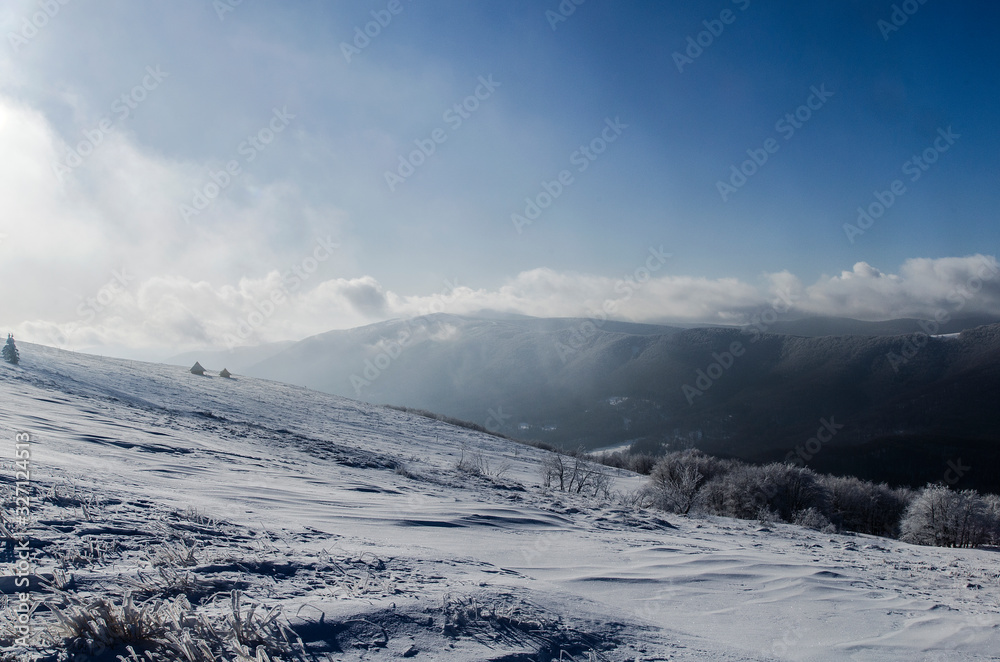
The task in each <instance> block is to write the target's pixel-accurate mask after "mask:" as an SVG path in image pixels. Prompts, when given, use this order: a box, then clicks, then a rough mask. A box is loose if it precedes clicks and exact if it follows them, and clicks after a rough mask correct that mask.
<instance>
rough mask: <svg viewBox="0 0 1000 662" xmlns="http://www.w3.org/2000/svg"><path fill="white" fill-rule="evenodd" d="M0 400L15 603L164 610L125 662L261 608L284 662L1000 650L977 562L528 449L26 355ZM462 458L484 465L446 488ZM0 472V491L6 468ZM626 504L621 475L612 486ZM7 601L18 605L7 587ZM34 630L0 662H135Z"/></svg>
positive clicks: (996, 617)
mask: <svg viewBox="0 0 1000 662" xmlns="http://www.w3.org/2000/svg"><path fill="white" fill-rule="evenodd" d="M0 402H2V403H3V405H2V408H0V426H2V428H3V433H2V434H3V435H4V436H5V437H6V438H7V439H8V448H9V451H6V452H4V453H3V457H4V459H5V460H12V458H13V451H14V434H15V431H16V430H25V431H28V432H30V433H31V436H32V442H31V449H32V451H31V465H32V484H33V488H34V490H35V495H36V497H35V499H34V502H33V506H32V508H33V511H32V515H33V518H34V522H33V524H32V525H31V526H30V528H29V529H28V532H29V535H30V536H31V538H32V540H33V541H34V559H33V562H32V563H33V568H34V572H35V574H36V575H37V576H40V577H43V578H47V579H48V580H49V581H50V585H44V584H42V583H39V582H38V580H37V579H36V580H34V583H33V584H32V589H33V590H37V593H34V597H36V598H43V599H45V600H47V601H48V602H49V603H50V604H52V605H53V606H59V607H60V609H62V611H63V613H64V614H65V615H66V616H67V618H68V619H69V622H71V623H73V622H77V621H74V620H73V618H74V617H79V616H80V614H81V613H84V612H85V611H86V610H87V609H90V610H98V611H99V610H101V609H104V610H107V613H109V614H125V615H128V614H130V613H133V612H130V611H129V610H130V608H131V607H130V606H129V605H131V604H133V603H134V604H135V605H136V606H137V608H138V605H147V606H148V605H152V606H153V607H155V608H156V609H159V610H161V611H162V612H163V613H167V612H169V613H170V614H175V615H178V616H177V618H175V619H174V620H173V621H171V622H170V623H167V624H160V626H159V627H161V628H162V629H163V632H162V633H161V634H160V635H155V636H154V635H150V637H151V639H150V641H147V642H145V643H143V644H137V643H134V644H133V648H134V649H135V650H136V651H137V652H138V654H141V648H142V646H143V645H145V646H147V649H148V650H154V649H156V646H161V647H162V646H166V644H159V643H156V641H153V640H154V639H156V637H157V636H159V637H160V638H161V639H162V641H171V640H172V639H170V637H173V638H174V639H176V640H178V641H180V640H181V639H183V637H185V636H188V635H189V634H190V633H189V632H188V633H187V634H185V632H187V631H186V630H184V628H186V627H188V626H189V625H191V624H193V623H201V624H202V626H200V627H203V629H202V630H200V632H202V636H203V639H204V642H205V645H206V646H208V647H210V648H211V647H214V648H212V650H213V651H214V654H217V655H219V656H220V658H219V659H223V658H224V659H235V653H234V652H232V651H230V650H229V649H228V648H227V646H230V647H231V646H233V645H234V644H233V643H232V642H233V641H235V640H233V639H232V637H231V636H230V635H228V634H226V633H228V632H229V629H227V628H231V626H232V622H233V621H232V619H233V614H234V613H239V614H243V615H245V614H246V613H247V612H248V610H250V606H251V605H254V604H257V605H259V606H260V610H261V611H260V612H258V613H263V614H266V613H270V612H269V610H270V609H271V608H273V607H280V609H281V614H282V616H280V618H278V617H275V618H276V620H274V621H252V619H251V621H252V622H254V623H256V624H257V626H259V628H260V632H264V631H265V630H267V631H268V632H270V633H271V634H272V635H273V636H272V639H269V640H268V644H267V645H268V646H271V647H272V648H271V649H268V650H270V653H269V655H271V656H272V657H280V658H281V659H299V658H301V659H317V660H327V659H332V660H362V659H365V660H379V659H391V658H396V657H413V658H414V659H417V660H421V659H423V660H470V661H471V660H494V661H499V660H509V661H514V660H537V659H544V660H549V659H563V660H567V659H573V660H590V659H594V660H621V661H624V660H722V661H728V660H732V661H735V660H816V661H819V660H822V661H826V660H831V661H832V660H851V659H853V660H908V661H909V660H918V661H935V662H936V661H939V660H955V659H962V660H990V659H996V658H995V655H996V651H998V650H1000V585H998V572H1000V571H998V570H997V559H998V558H1000V557H997V555H996V552H994V551H992V550H948V549H939V548H927V547H915V546H910V545H907V544H904V543H900V542H896V541H892V540H887V539H881V538H874V537H869V536H862V535H836V534H823V533H819V532H816V531H812V530H809V529H802V528H797V527H794V526H790V525H774V526H771V527H764V526H761V525H759V524H756V523H750V522H744V521H739V520H729V519H724V518H704V519H694V518H691V519H689V518H681V517H675V516H669V517H668V516H666V515H664V514H663V513H661V512H656V511H644V510H641V509H637V508H635V507H632V506H627V505H624V503H625V501H624V500H621V499H618V498H615V497H614V496H613V497H612V498H610V499H605V500H598V499H595V498H592V497H589V496H585V495H576V494H566V493H554V492H550V491H546V490H543V489H542V488H541V486H540V484H541V471H540V463H541V460H542V459H543V458H544V457H545V456H546V451H542V450H539V449H535V448H530V447H525V446H521V445H517V444H514V443H513V442H510V441H508V440H505V439H501V438H497V437H492V436H489V435H484V434H480V433H477V432H474V431H471V430H466V429H462V428H455V427H452V426H449V425H446V424H444V423H441V422H438V421H434V420H430V419H427V418H423V417H419V416H415V415H411V414H407V413H403V412H399V411H395V410H389V409H383V408H380V407H376V406H370V405H366V404H362V403H357V402H353V401H349V400H345V399H342V398H338V397H335V396H330V395H325V394H321V393H317V392H315V391H310V390H307V389H303V388H298V387H294V386H289V385H284V384H280V383H276V382H268V381H263V380H256V379H250V378H245V377H241V376H240V375H236V377H235V379H232V380H227V379H221V378H218V377H202V376H196V375H192V374H190V373H189V372H187V370H185V369H183V368H180V367H173V366H164V365H157V364H145V363H130V362H127V361H119V360H112V359H101V358H98V357H92V356H86V355H80V354H72V353H67V352H62V351H59V350H54V349H51V348H46V347H40V346H35V345H29V344H27V343H24V344H22V346H21V364H20V366H18V367H13V366H6V365H5V366H2V369H0ZM0 448H2V446H0ZM470 457H474V458H476V462H475V463H474V465H473V466H475V467H478V468H479V469H485V470H483V471H478V470H477V471H473V472H470V471H467V470H466V471H462V470H459V469H457V468H456V467H457V465H458V464H459V463H460V461H462V460H463V459H467V458H470ZM0 478H2V481H0V483H2V485H3V489H4V490H6V491H7V492H5V493H7V494H8V495H10V494H11V491H12V481H13V479H14V470H13V467H12V463H11V462H9V461H8V462H6V463H5V469H4V474H3V475H2V476H0ZM642 484H643V480H642V479H641V478H640V477H637V476H632V475H626V474H623V475H617V476H615V484H614V486H613V490H615V491H618V492H621V493H628V492H631V491H633V490H636V489H638V488H639V487H641V485H642ZM7 502H8V508H9V507H10V502H11V497H10V496H8V497H7ZM8 519H9V518H8ZM8 567H9V566H8ZM7 574H8V575H9V574H11V573H10V572H8V573H7ZM51 583H54V586H53V585H51ZM0 588H2V589H3V591H4V592H5V593H8V594H9V595H11V599H13V593H14V590H15V589H14V588H13V586H12V582H11V581H7V580H5V581H4V582H3V583H0ZM127 592H130V594H131V597H130V598H126V593H127ZM102 600H103V601H104V602H101V601H102ZM128 600H131V601H132V602H129V601H128ZM116 610H117V611H116ZM153 611H155V609H152V608H151V609H150V613H152V612H153ZM102 613H103V612H102ZM255 618H256V617H255ZM31 623H32V628H33V631H34V635H35V640H34V643H35V644H36V646H35V647H34V648H30V649H25V648H17V647H15V646H13V645H12V637H11V636H10V629H9V628H7V629H6V630H0V636H2V637H3V643H4V645H5V646H6V649H5V650H7V651H9V652H11V653H12V654H13V655H14V657H13V658H11V659H17V660H21V659H24V660H31V659H56V656H57V652H59V651H61V652H62V653H63V654H66V655H68V654H69V652H70V651H71V650H75V651H76V653H74V654H76V655H77V656H78V657H79V659H88V657H87V655H89V653H87V652H86V651H87V650H88V647H89V649H90V650H92V651H94V652H95V653H96V654H97V657H95V658H93V659H102V660H109V661H113V660H116V659H117V657H116V656H117V655H122V656H127V655H129V653H128V650H127V648H126V643H125V642H121V641H117V640H116V642H112V643H111V644H109V645H108V646H107V647H106V648H103V649H102V648H101V647H100V646H98V645H97V644H96V643H95V641H94V636H91V635H87V636H83V635H80V636H71V634H72V633H70V632H69V631H68V630H66V629H65V627H66V626H64V627H63V629H62V630H60V629H59V626H58V624H57V622H56V618H55V616H54V612H52V611H50V610H49V609H48V607H42V608H39V609H38V610H37V611H36V612H35V613H34V614H33V616H32V619H31ZM191 627H193V625H191ZM268 628H271V629H270V630H269V629H268ZM282 628H284V629H282ZM220 633H221V634H220ZM282 633H283V634H282ZM78 634H79V633H78ZM88 637H90V638H89V639H88ZM227 637H228V638H227ZM282 637H287V641H285V640H284V639H282ZM157 641H159V640H157ZM151 642H152V643H151ZM163 650H166V649H165V648H164V649H163ZM303 651H305V653H303ZM154 654H161V655H167V653H163V652H162V651H161V653H154ZM102 656H103V657H102ZM226 656H228V657H226ZM309 656H312V657H309ZM0 659H3V658H2V656H0ZM161 659H183V658H181V657H163V658H161Z"/></svg>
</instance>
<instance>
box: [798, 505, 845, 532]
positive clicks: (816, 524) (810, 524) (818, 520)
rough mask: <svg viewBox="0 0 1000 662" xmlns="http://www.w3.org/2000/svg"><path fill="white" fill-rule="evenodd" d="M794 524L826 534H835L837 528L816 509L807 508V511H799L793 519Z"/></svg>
mask: <svg viewBox="0 0 1000 662" xmlns="http://www.w3.org/2000/svg"><path fill="white" fill-rule="evenodd" d="M792 523H793V524H797V525H798V526H804V527H806V528H807V529H815V530H817V531H823V532H825V533H833V532H834V531H836V530H837V528H836V527H835V526H834V525H833V524H831V523H830V520H829V519H827V517H826V515H824V514H823V513H821V512H820V511H818V510H816V509H815V508H807V509H805V510H799V511H797V512H796V513H795V515H794V516H793V517H792Z"/></svg>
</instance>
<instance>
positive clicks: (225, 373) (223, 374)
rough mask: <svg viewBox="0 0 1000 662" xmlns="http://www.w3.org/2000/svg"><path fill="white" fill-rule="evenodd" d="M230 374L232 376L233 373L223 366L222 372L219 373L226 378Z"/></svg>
mask: <svg viewBox="0 0 1000 662" xmlns="http://www.w3.org/2000/svg"><path fill="white" fill-rule="evenodd" d="M232 376H233V373H231V372H229V371H228V370H226V369H225V368H223V369H222V372H220V373H219V377H225V378H226V379H229V378H230V377H232Z"/></svg>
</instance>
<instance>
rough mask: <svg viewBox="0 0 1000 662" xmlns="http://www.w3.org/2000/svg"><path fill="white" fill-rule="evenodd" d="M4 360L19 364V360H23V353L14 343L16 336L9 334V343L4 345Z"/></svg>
mask: <svg viewBox="0 0 1000 662" xmlns="http://www.w3.org/2000/svg"><path fill="white" fill-rule="evenodd" d="M2 352H3V360H4V361H6V362H7V363H13V364H14V365H17V363H18V361H20V360H21V354H20V353H19V352H18V351H17V345H15V344H14V336H12V335H11V334H9V333H8V334H7V344H6V345H4V346H3V350H2Z"/></svg>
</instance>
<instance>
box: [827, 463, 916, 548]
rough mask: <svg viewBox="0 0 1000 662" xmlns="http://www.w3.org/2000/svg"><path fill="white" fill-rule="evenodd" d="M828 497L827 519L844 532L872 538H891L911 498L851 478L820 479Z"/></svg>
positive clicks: (892, 490) (897, 528) (908, 492)
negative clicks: (866, 534) (861, 534)
mask: <svg viewBox="0 0 1000 662" xmlns="http://www.w3.org/2000/svg"><path fill="white" fill-rule="evenodd" d="M821 481H822V483H823V486H824V487H825V488H826V490H827V493H828V494H829V495H830V503H829V507H828V508H827V510H826V511H825V512H826V514H827V517H829V518H830V520H831V521H832V522H833V523H834V524H836V525H837V526H839V527H840V528H841V529H846V530H848V531H857V532H858V533H869V534H871V535H875V536H890V537H891V536H895V535H896V534H897V531H898V530H899V522H900V519H901V518H902V517H903V513H904V512H906V508H907V506H908V505H909V503H910V500H911V499H912V495H911V493H910V491H909V490H907V489H898V488H897V489H894V488H891V487H889V486H888V485H886V484H885V483H880V484H875V483H871V482H868V481H864V480H860V479H858V478H855V477H853V476H847V477H843V476H822V477H821Z"/></svg>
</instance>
